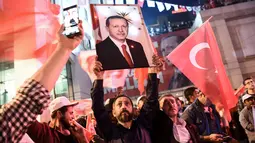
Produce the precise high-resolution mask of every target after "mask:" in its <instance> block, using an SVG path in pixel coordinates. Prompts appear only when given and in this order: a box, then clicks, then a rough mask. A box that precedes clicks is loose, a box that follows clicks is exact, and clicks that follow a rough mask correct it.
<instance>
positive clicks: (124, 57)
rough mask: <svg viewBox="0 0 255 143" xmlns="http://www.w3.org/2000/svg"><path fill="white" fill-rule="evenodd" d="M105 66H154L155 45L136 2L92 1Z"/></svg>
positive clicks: (94, 20) (98, 41) (94, 23)
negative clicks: (122, 3) (133, 3)
mask: <svg viewBox="0 0 255 143" xmlns="http://www.w3.org/2000/svg"><path fill="white" fill-rule="evenodd" d="M91 13H92V21H93V29H94V34H95V40H96V41H97V44H96V53H97V56H98V61H100V62H101V63H102V66H103V70H114V69H131V68H144V67H150V66H153V64H152V55H153V46H152V43H151V40H150V38H149V35H148V32H147V29H146V26H145V24H144V21H143V17H142V13H141V10H140V7H139V6H137V5H103V4H102V5H91Z"/></svg>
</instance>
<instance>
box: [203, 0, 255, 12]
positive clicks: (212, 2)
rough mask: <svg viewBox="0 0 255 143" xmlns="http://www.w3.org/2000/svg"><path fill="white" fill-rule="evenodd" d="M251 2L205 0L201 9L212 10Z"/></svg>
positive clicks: (244, 0)
mask: <svg viewBox="0 0 255 143" xmlns="http://www.w3.org/2000/svg"><path fill="white" fill-rule="evenodd" d="M247 1H253V0H205V2H204V5H203V7H202V8H203V9H205V10H206V9H212V8H217V7H222V6H227V5H232V4H237V3H242V2H247Z"/></svg>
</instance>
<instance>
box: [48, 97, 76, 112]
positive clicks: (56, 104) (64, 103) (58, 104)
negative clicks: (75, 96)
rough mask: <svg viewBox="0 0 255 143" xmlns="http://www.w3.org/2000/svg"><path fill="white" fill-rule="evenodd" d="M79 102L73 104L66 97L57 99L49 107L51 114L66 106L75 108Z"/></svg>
mask: <svg viewBox="0 0 255 143" xmlns="http://www.w3.org/2000/svg"><path fill="white" fill-rule="evenodd" d="M78 103H79V102H73V103H71V102H70V101H69V100H68V99H67V98H66V97H65V96H61V97H57V98H55V99H54V100H52V101H51V103H50V105H49V110H50V114H52V113H53V112H54V111H56V110H58V109H60V108H62V107H64V106H75V105H77V104H78Z"/></svg>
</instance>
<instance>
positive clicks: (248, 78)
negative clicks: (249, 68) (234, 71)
mask: <svg viewBox="0 0 255 143" xmlns="http://www.w3.org/2000/svg"><path fill="white" fill-rule="evenodd" d="M250 79H252V78H250V77H247V78H246V79H244V80H243V85H245V81H246V80H250Z"/></svg>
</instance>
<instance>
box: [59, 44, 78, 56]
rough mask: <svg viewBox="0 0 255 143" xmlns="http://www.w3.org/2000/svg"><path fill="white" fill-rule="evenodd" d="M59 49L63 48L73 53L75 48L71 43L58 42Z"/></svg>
mask: <svg viewBox="0 0 255 143" xmlns="http://www.w3.org/2000/svg"><path fill="white" fill-rule="evenodd" d="M58 49H59V50H61V51H66V52H68V53H71V52H72V51H73V50H72V49H74V48H72V46H70V45H69V44H63V43H61V42H59V43H58Z"/></svg>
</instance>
